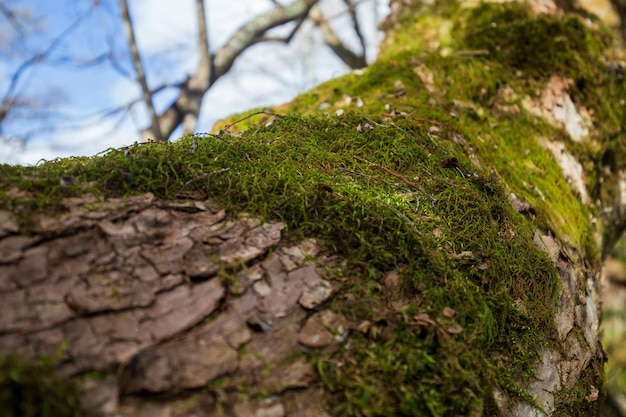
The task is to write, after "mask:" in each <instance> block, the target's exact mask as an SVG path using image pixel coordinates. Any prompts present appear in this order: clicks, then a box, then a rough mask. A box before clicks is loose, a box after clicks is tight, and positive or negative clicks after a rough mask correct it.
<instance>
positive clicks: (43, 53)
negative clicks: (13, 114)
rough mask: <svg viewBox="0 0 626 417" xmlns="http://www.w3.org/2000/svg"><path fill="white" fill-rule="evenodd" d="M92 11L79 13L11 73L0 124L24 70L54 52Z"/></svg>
mask: <svg viewBox="0 0 626 417" xmlns="http://www.w3.org/2000/svg"><path fill="white" fill-rule="evenodd" d="M92 11H93V7H92V8H90V9H89V10H87V11H86V12H85V13H83V14H82V15H80V16H79V17H78V18H77V19H76V20H75V21H74V22H72V23H71V24H70V25H69V26H68V27H67V28H65V30H64V31H63V32H61V34H59V36H57V37H56V38H55V39H54V40H53V41H52V42H50V44H49V45H48V47H47V48H46V49H45V50H43V51H41V52H39V53H37V54H35V55H33V56H32V57H30V58H29V59H27V60H26V61H24V62H23V63H22V64H21V65H20V66H19V67H18V68H17V70H16V71H15V72H14V73H13V76H12V77H11V81H10V83H9V86H8V87H7V90H6V92H5V93H4V97H3V98H2V102H0V124H1V123H2V121H3V120H4V119H5V118H6V117H7V116H8V114H9V112H10V111H11V106H12V104H13V103H15V90H16V89H17V84H18V83H19V81H20V79H21V78H22V76H23V75H24V73H25V72H26V70H28V69H29V68H30V67H32V66H34V65H37V64H38V63H40V62H42V61H43V60H44V59H46V58H47V57H49V56H50V54H52V52H54V51H55V50H56V48H57V47H58V46H59V45H60V44H61V42H62V41H63V40H64V39H65V37H66V36H68V35H69V34H70V33H72V32H73V31H74V30H75V29H76V28H77V27H78V25H79V24H80V23H81V22H82V21H83V19H85V18H86V17H87V16H88V15H89V14H90V13H91V12H92Z"/></svg>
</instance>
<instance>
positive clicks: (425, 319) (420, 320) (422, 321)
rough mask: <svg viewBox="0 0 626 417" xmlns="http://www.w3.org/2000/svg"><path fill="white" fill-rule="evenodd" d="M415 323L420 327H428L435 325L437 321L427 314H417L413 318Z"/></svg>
mask: <svg viewBox="0 0 626 417" xmlns="http://www.w3.org/2000/svg"><path fill="white" fill-rule="evenodd" d="M413 321H414V322H415V324H417V325H418V326H424V327H428V326H433V325H435V321H434V320H433V319H431V318H430V316H429V315H428V314H425V313H421V314H416V315H415V316H413Z"/></svg>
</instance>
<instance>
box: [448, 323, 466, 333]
mask: <svg viewBox="0 0 626 417" xmlns="http://www.w3.org/2000/svg"><path fill="white" fill-rule="evenodd" d="M447 330H448V333H450V334H459V333H461V332H462V331H463V327H461V325H460V324H452V325H450V326H448V329H447Z"/></svg>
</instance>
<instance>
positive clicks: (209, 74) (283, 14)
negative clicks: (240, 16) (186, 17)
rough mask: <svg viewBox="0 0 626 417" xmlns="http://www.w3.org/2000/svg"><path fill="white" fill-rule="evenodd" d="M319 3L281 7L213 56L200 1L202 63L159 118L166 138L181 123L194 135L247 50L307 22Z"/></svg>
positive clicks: (301, 0) (310, 0)
mask: <svg viewBox="0 0 626 417" xmlns="http://www.w3.org/2000/svg"><path fill="white" fill-rule="evenodd" d="M317 2H318V0H295V1H294V2H293V3H291V4H289V5H287V6H281V7H277V8H275V9H272V10H270V11H268V12H266V13H263V14H261V15H259V16H257V17H255V18H254V19H252V20H250V21H249V22H247V23H245V24H244V25H243V26H241V27H240V28H239V29H238V30H237V31H236V32H235V34H234V35H233V36H232V37H231V38H230V39H229V40H228V42H226V44H225V45H224V46H223V47H221V48H220V49H218V50H217V52H216V53H215V54H214V55H213V56H211V55H210V54H209V39H208V34H207V28H206V13H205V8H204V1H203V0H196V5H197V17H198V42H199V45H198V48H199V50H200V51H199V52H200V60H199V63H198V68H197V69H196V72H195V74H193V75H191V76H190V77H189V78H188V79H187V81H185V82H184V83H182V84H181V85H180V92H179V95H178V98H177V99H176V100H175V101H174V102H173V103H172V104H171V105H170V106H169V108H168V109H167V110H165V112H163V113H162V114H161V115H160V116H159V126H160V128H161V132H162V133H163V137H164V138H168V137H169V136H170V135H171V134H172V133H173V132H174V130H175V129H176V128H177V127H178V126H179V125H180V124H181V123H182V124H183V126H184V129H185V132H187V133H191V132H193V130H194V129H195V126H196V123H197V118H198V114H200V105H201V104H202V97H203V96H204V94H205V93H206V92H207V91H208V90H209V88H211V86H212V85H213V84H214V83H215V81H217V80H218V79H219V78H220V77H221V76H223V75H224V74H226V73H227V72H228V71H229V70H230V68H231V67H232V65H233V62H234V61H235V59H237V57H238V56H239V55H240V54H241V53H242V52H243V51H245V50H246V49H247V48H249V47H250V46H252V45H254V44H255V43H258V42H259V41H261V40H262V39H263V36H264V34H265V33H266V32H267V31H269V30H270V29H273V28H275V27H277V26H280V25H283V24H285V23H287V22H291V21H293V20H296V19H300V20H302V19H304V18H306V16H307V14H308V13H309V11H310V10H311V7H313V5H314V4H316V3H317ZM300 24H301V22H298V24H297V25H296V28H299V27H300ZM293 33H295V32H292V34H291V35H290V36H288V37H287V38H285V39H291V37H293ZM283 41H284V39H283ZM150 135H151V129H146V130H144V131H143V132H142V136H143V137H144V138H146V137H149V136H150Z"/></svg>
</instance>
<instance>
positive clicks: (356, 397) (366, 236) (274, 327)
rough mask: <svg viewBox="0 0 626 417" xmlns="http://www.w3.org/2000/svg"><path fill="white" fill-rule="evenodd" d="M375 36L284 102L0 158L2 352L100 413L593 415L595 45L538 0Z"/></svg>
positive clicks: (614, 123)
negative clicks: (39, 360) (44, 155)
mask: <svg viewBox="0 0 626 417" xmlns="http://www.w3.org/2000/svg"><path fill="white" fill-rule="evenodd" d="M385 30H386V32H387V38H386V40H385V41H384V43H383V45H382V47H381V53H380V56H379V58H378V59H377V61H376V62H375V63H374V64H373V65H372V66H371V67H369V68H368V69H366V70H364V71H361V72H355V73H352V74H349V75H347V76H344V77H341V78H339V79H336V80H332V81H330V82H328V83H325V84H323V85H321V86H319V87H317V88H315V89H313V90H311V91H309V92H307V93H305V94H303V95H301V96H299V97H297V98H296V99H294V100H293V102H292V103H290V104H289V105H288V106H287V108H286V110H284V108H283V109H281V112H283V111H284V112H285V114H281V115H273V114H269V115H268V114H262V115H261V116H258V115H257V116H253V115H252V114H253V113H254V112H251V113H250V114H248V115H246V116H242V117H241V118H240V117H236V118H234V119H243V118H245V121H243V122H237V123H235V124H234V125H231V126H229V129H224V130H222V131H220V132H219V133H216V134H214V135H209V136H206V137H197V136H196V137H193V136H189V137H185V138H183V139H182V140H180V141H179V142H176V143H172V144H149V145H136V146H134V147H131V148H130V149H126V150H120V151H113V152H110V153H109V154H108V155H106V156H102V157H97V158H91V159H74V160H64V161H59V162H56V163H51V164H46V165H44V166H42V167H37V168H19V167H2V171H1V172H0V174H1V175H0V184H1V185H2V187H0V190H2V197H3V198H2V199H1V201H3V203H2V205H1V206H0V219H2V222H3V224H2V228H1V229H0V274H2V275H0V277H1V278H2V280H0V290H1V292H0V297H1V300H0V301H2V305H3V306H6V307H5V311H6V313H5V315H4V316H3V317H2V318H0V349H1V350H2V351H5V352H21V353H22V354H24V355H26V356H27V357H38V356H41V355H56V356H55V358H56V359H57V360H58V362H57V363H56V365H55V369H56V371H57V372H58V373H61V374H63V375H65V376H71V377H74V378H77V379H78V380H79V381H80V386H81V389H82V393H83V394H82V396H81V400H82V407H83V408H84V409H88V410H89V412H90V413H92V414H96V415H128V416H130V415H143V414H140V413H142V412H143V413H148V414H146V415H157V413H161V414H158V415H173V416H175V415H191V414H192V413H196V414H197V415H234V416H244V415H245V416H247V415H276V416H283V415H293V416H296V415H297V416H300V415H307V416H308V415H310V416H313V415H350V416H352V415H354V416H363V415H365V416H392V415H397V416H400V415H405V416H431V415H432V416H458V415H472V416H479V415H484V416H493V415H502V416H509V415H513V416H528V415H536V416H539V415H549V416H573V415H595V414H596V413H597V411H598V409H599V407H600V403H601V401H602V396H603V393H602V389H603V381H602V368H603V363H604V356H603V351H602V348H601V346H600V342H599V339H598V333H599V322H600V308H599V303H600V300H599V298H598V293H597V283H598V276H599V270H600V266H601V262H602V259H603V257H604V255H605V254H606V253H608V252H609V250H610V248H611V247H612V245H613V244H614V243H615V240H616V239H617V238H618V237H619V236H620V234H621V233H622V231H623V229H624V216H623V214H624V210H626V208H625V204H626V173H625V172H626V171H625V169H624V168H625V167H624V163H625V162H624V161H626V159H625V158H624V150H623V138H624V132H623V128H622V126H624V124H625V115H624V107H625V105H624V100H623V97H626V91H625V88H624V80H623V67H622V65H621V64H620V63H619V62H617V61H615V60H613V59H612V58H611V56H610V52H611V50H610V41H611V39H610V36H609V35H608V34H607V33H606V32H604V31H603V30H602V29H601V28H600V27H599V26H598V25H597V24H596V23H595V22H594V20H593V19H590V18H588V17H586V16H579V15H578V14H576V13H571V12H570V13H565V12H563V11H561V10H559V9H558V8H557V7H556V6H555V5H554V4H552V3H550V2H545V1H544V2H529V3H527V4H521V3H497V4H496V3H493V4H488V3H485V4H474V3H471V4H470V3H464V4H457V3H455V2H440V3H435V4H425V3H421V2H412V1H410V0H398V1H393V2H392V15H391V17H390V18H389V19H388V21H387V23H386V26H385ZM248 116H249V117H248ZM255 117H262V118H263V119H262V120H260V121H259V120H257V119H255ZM244 125H247V126H248V127H249V129H247V130H246V131H244V132H242V133H234V132H233V130H234V128H235V126H237V127H243V126H244ZM59 176H61V183H62V185H59ZM87 191H88V192H89V193H92V194H93V193H95V194H97V196H96V197H94V196H89V195H88V196H85V195H83V194H84V193H85V192H87ZM148 192H149V193H148ZM142 193H143V194H142ZM130 194H141V196H139V197H137V196H134V197H130V196H129V195H130ZM119 196H125V197H126V198H125V199H115V198H112V197H119ZM70 197H71V198H70ZM181 198H182V199H184V200H186V201H185V202H180V201H173V200H175V199H179V200H180V199H181ZM46 206H51V207H53V208H54V210H52V211H51V212H48V213H46V214H45V215H43V214H41V213H40V212H41V208H42V207H46ZM221 208H225V210H226V211H224V210H222V209H221ZM49 211H50V210H49ZM58 211H61V212H64V211H67V213H64V214H63V215H62V216H61V217H58V215H59V213H58ZM244 213H247V214H244ZM229 216H230V217H229ZM258 219H261V220H258ZM18 233H20V234H21V236H20V235H18ZM28 234H31V235H32V236H31V237H26V236H24V235H28ZM24 306H27V308H25V307H24ZM11 367H12V368H14V369H13V370H12V371H11V372H8V371H6V369H9V368H11ZM15 368H17V369H18V370H23V368H21V367H20V366H18V365H14V362H11V361H5V363H4V364H3V368H2V369H3V372H2V373H0V376H2V377H4V378H5V381H6V380H7V378H8V377H7V375H13V377H14V376H15V375H22V377H21V379H20V381H21V382H22V383H23V384H22V386H24V387H28V386H32V384H31V382H32V378H29V377H30V374H28V373H25V374H24V373H22V374H20V373H19V372H17V370H15ZM37 369H38V370H41V369H40V368H37ZM9 379H10V378H9ZM18 379H19V378H18ZM47 381H48V384H47V385H46V386H47V387H49V386H52V387H53V388H49V389H51V391H52V392H54V387H55V384H53V383H52V384H50V383H49V380H47ZM2 382H3V381H2V380H1V379H0V387H1V388H3V389H4V387H5V386H6V385H2ZM14 382H15V381H14ZM29 384H31V385H29ZM35 385H36V384H35ZM15 386H16V384H15V383H13V384H12V385H10V387H12V388H11V389H15ZM57 396H61V397H62V396H63V394H58V393H57ZM35 397H36V396H35ZM3 398H10V396H9V397H7V396H3V395H0V399H3ZM13 398H15V397H13ZM55 398H56V397H55ZM55 404H56V403H55ZM68 404H72V402H71V401H69V402H68ZM0 408H1V407H0ZM6 409H8V408H6ZM146 410H148V411H146ZM58 415H62V414H60V413H58Z"/></svg>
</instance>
